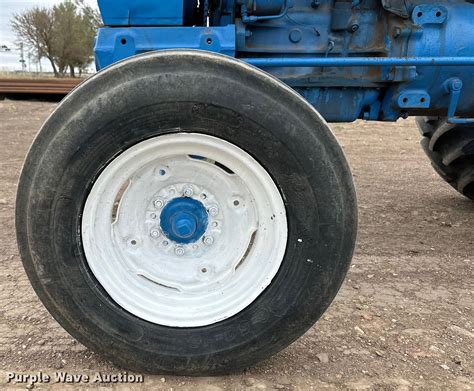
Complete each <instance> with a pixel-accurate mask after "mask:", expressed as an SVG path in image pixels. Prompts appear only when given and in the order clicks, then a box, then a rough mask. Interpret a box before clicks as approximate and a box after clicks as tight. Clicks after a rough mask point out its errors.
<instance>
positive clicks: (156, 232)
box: [150, 229, 161, 238]
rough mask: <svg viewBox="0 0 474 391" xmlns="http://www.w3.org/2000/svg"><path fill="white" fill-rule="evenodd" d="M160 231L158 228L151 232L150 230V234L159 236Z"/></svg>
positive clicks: (154, 236)
mask: <svg viewBox="0 0 474 391" xmlns="http://www.w3.org/2000/svg"><path fill="white" fill-rule="evenodd" d="M160 235H161V234H160V231H158V230H157V229H153V230H152V231H151V232H150V236H151V237H152V238H158V237H159V236H160Z"/></svg>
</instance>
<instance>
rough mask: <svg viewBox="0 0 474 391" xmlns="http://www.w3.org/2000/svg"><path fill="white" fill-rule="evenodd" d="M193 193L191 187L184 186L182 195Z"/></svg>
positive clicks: (186, 195)
mask: <svg viewBox="0 0 474 391" xmlns="http://www.w3.org/2000/svg"><path fill="white" fill-rule="evenodd" d="M193 194H194V191H193V189H191V188H190V187H185V188H184V190H183V195H184V196H185V197H191V196H192V195H193Z"/></svg>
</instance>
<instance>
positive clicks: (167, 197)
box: [82, 133, 288, 327]
mask: <svg viewBox="0 0 474 391" xmlns="http://www.w3.org/2000/svg"><path fill="white" fill-rule="evenodd" d="M204 195H205V197H204ZM177 198H179V200H176V199H177ZM191 199H192V200H195V201H198V202H199V203H200V204H201V205H202V206H203V207H204V210H205V211H206V216H207V217H206V218H207V220H208V223H207V225H206V226H205V232H204V234H203V235H201V236H199V239H198V240H196V241H193V242H191V243H182V241H183V240H185V239H183V238H182V237H181V236H178V237H172V238H171V239H170V237H171V236H170V235H172V233H173V232H175V231H174V230H175V229H178V228H179V229H181V228H180V227H181V226H182V224H181V223H182V220H179V222H178V223H176V221H177V220H176V219H177V218H175V216H177V215H176V214H174V215H173V214H171V215H172V216H174V217H173V218H175V219H174V220H172V219H171V218H168V216H169V215H170V213H168V212H169V211H170V210H171V213H172V212H173V211H174V210H175V209H176V208H181V205H184V206H185V207H188V206H190V205H191V206H193V205H198V203H197V202H195V201H190V200H191ZM178 201H179V202H178ZM175 207H176V208H175ZM173 208H174V209H173ZM181 209H182V208H181ZM181 209H179V210H180V211H181ZM176 210H178V209H176ZM195 210H196V211H197V212H194V211H195ZM202 210H203V209H202V208H201V207H200V206H199V207H198V208H197V209H193V212H189V213H187V212H186V214H185V215H184V216H186V219H185V220H184V221H185V222H186V223H189V224H191V223H190V222H193V224H194V222H196V221H197V222H199V224H201V223H202V224H201V225H199V227H204V223H203V222H204V221H205V219H201V218H200V216H202ZM185 211H187V209H186V210H185ZM180 213H181V212H180ZM179 216H182V214H179ZM198 217H199V218H198ZM170 222H171V223H170ZM180 224H181V225H180ZM189 224H188V225H189ZM191 225H192V224H191ZM170 227H172V228H173V230H171V231H170ZM176 227H178V228H176ZM186 227H187V226H186ZM194 227H195V225H192V228H189V229H188V228H184V231H182V230H181V231H176V232H179V235H185V234H188V233H189V232H194V234H193V235H198V234H199V232H198V231H197V230H194V231H192V229H194ZM187 229H188V230H187ZM203 229H204V228H203ZM168 231H169V232H168ZM170 232H171V233H170ZM182 232H185V233H182ZM287 236H288V228H287V220H286V212H285V207H284V203H283V200H282V197H281V195H280V193H279V191H278V188H277V187H276V185H275V183H274V182H273V180H272V178H271V177H270V175H269V174H268V173H267V172H266V170H265V169H264V168H263V167H262V166H261V165H260V164H259V163H258V162H257V161H256V160H255V159H254V158H252V157H251V156H250V155H249V154H248V153H246V152H245V151H243V150H242V149H240V148H239V147H237V146H235V145H233V144H231V143H229V142H227V141H224V140H222V139H219V138H216V137H212V136H208V135H203V134H198V133H175V134H169V135H163V136H158V137H155V138H152V139H149V140H146V141H143V142H140V143H139V144H136V145H135V146H133V147H131V148H129V149H128V150H126V151H125V152H123V153H122V154H121V155H119V156H118V157H117V158H115V159H114V160H113V161H112V162H111V163H110V164H109V165H108V166H107V167H106V168H105V169H104V171H103V172H102V173H101V174H100V176H99V177H98V178H97V180H96V182H95V183H94V185H93V187H92V190H91V192H90V194H89V196H88V198H87V200H86V204H85V207H84V211H83V217H82V241H83V246H84V252H85V255H86V259H87V262H88V264H89V266H90V268H91V270H92V272H93V274H94V275H95V277H96V278H97V280H98V281H99V282H100V284H101V285H102V286H103V288H104V289H105V290H106V291H107V293H108V294H109V295H110V296H111V297H112V298H113V299H114V300H115V301H116V302H117V303H118V304H119V305H120V306H121V307H123V308H124V309H126V310H128V311H129V312H131V313H132V314H134V315H136V316H138V317H140V318H142V319H145V320H147V321H150V322H153V323H156V324H160V325H165V326H172V327H197V326H205V325H209V324H212V323H215V322H218V321H221V320H223V319H226V318H228V317H231V316H233V315H235V314H237V313H239V312H240V311H242V310H243V309H244V308H246V307H247V306H248V305H249V304H251V303H252V302H253V301H254V300H255V299H256V298H257V297H258V296H259V295H260V294H261V293H262V292H263V290H264V289H265V288H266V287H267V286H268V285H269V284H270V283H271V281H272V279H273V278H274V277H275V275H276V273H277V272H278V270H279V268H280V265H281V262H282V260H283V257H284V253H285V249H286V242H287ZM173 239H175V240H173ZM186 240H187V239H186Z"/></svg>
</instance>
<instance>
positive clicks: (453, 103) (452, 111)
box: [444, 77, 474, 124]
mask: <svg viewBox="0 0 474 391" xmlns="http://www.w3.org/2000/svg"><path fill="white" fill-rule="evenodd" d="M444 87H445V89H446V91H447V92H448V93H449V95H450V99H449V107H448V122H449V123H451V124H472V123H474V118H459V117H456V109H457V107H458V103H459V98H460V97H461V91H462V87H463V82H462V81H461V80H459V79H458V78H455V77H454V78H452V79H449V80H446V82H445V83H444Z"/></svg>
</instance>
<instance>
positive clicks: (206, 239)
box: [204, 236, 214, 246]
mask: <svg viewBox="0 0 474 391" xmlns="http://www.w3.org/2000/svg"><path fill="white" fill-rule="evenodd" d="M212 243H214V238H213V237H212V236H205V237H204V244H205V245H206V246H210V245H211V244H212Z"/></svg>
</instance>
